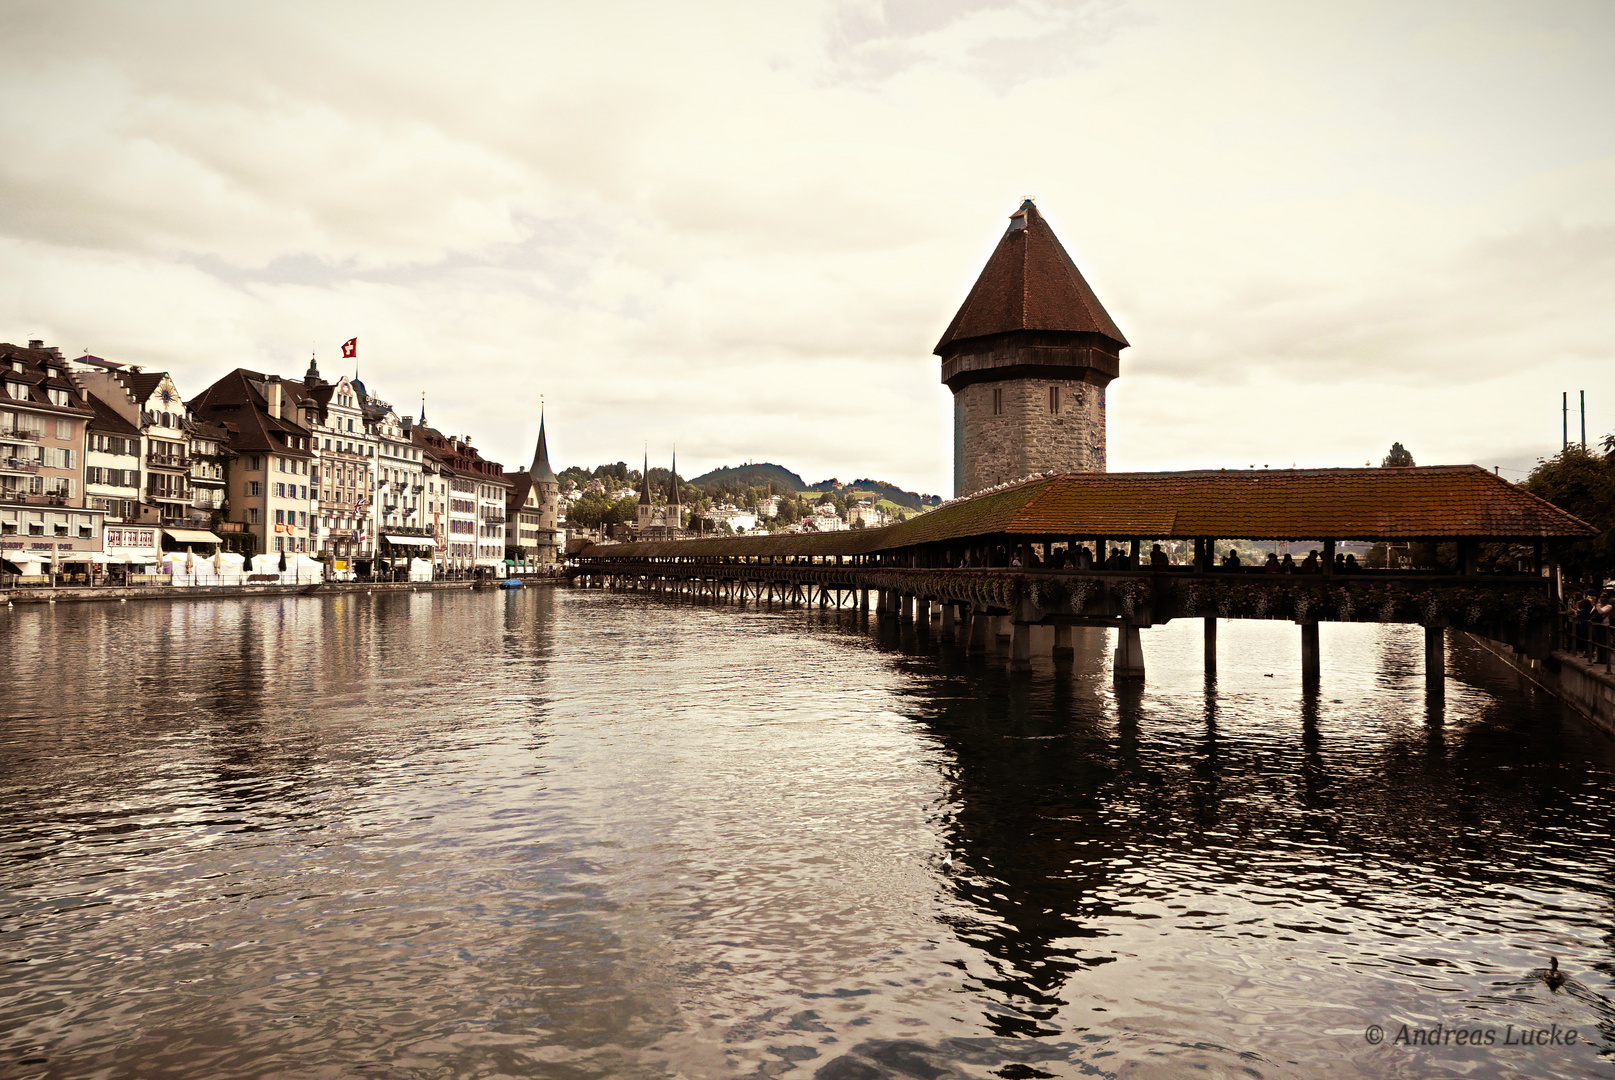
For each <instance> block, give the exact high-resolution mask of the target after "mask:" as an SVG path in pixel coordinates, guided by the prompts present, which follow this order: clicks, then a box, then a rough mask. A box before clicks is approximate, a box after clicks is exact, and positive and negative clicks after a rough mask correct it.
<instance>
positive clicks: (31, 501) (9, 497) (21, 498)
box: [0, 489, 67, 506]
mask: <svg viewBox="0 0 1615 1080" xmlns="http://www.w3.org/2000/svg"><path fill="white" fill-rule="evenodd" d="M0 502H3V503H21V504H23V505H24V506H66V505H67V496H66V495H60V494H55V493H40V492H27V491H17V490H15V489H4V490H0Z"/></svg>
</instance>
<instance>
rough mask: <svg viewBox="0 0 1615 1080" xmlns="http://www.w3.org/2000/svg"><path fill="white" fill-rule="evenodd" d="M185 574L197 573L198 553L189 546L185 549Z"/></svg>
mask: <svg viewBox="0 0 1615 1080" xmlns="http://www.w3.org/2000/svg"><path fill="white" fill-rule="evenodd" d="M185 572H186V573H187V574H194V573H196V553H195V552H193V551H192V550H191V549H190V546H189V545H186V548H185Z"/></svg>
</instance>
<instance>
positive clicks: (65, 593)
mask: <svg viewBox="0 0 1615 1080" xmlns="http://www.w3.org/2000/svg"><path fill="white" fill-rule="evenodd" d="M565 581H566V578H564V577H534V578H523V579H522V583H523V584H524V585H528V586H534V585H555V584H561V583H564V582H565ZM478 588H480V589H490V590H491V589H495V588H497V583H496V582H488V583H484V584H478V583H476V582H470V581H381V582H367V581H327V582H323V583H321V584H318V585H268V584H266V585H180V586H175V585H131V586H128V587H125V588H118V587H114V586H98V587H96V588H80V589H75V588H58V589H39V588H22V589H0V607H3V606H5V605H7V604H54V603H58V602H60V603H79V602H88V601H97V600H98V601H101V602H102V603H107V602H112V603H116V602H118V601H120V600H125V601H127V600H203V599H214V598H218V597H229V596H333V595H336V594H339V593H376V592H429V591H432V590H442V589H478Z"/></svg>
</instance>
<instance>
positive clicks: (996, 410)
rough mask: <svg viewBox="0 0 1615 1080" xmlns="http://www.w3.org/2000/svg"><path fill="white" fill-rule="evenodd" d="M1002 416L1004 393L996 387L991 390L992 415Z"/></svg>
mask: <svg viewBox="0 0 1615 1080" xmlns="http://www.w3.org/2000/svg"><path fill="white" fill-rule="evenodd" d="M1003 414H1004V391H1003V390H1002V389H1000V388H998V387H994V388H993V415H994V416H1002V415H1003Z"/></svg>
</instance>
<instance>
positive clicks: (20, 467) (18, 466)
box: [0, 458, 39, 476]
mask: <svg viewBox="0 0 1615 1080" xmlns="http://www.w3.org/2000/svg"><path fill="white" fill-rule="evenodd" d="M0 472H5V473H26V474H27V475H29V476H32V475H34V474H35V473H37V472H39V462H37V461H26V460H24V459H23V458H0Z"/></svg>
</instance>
